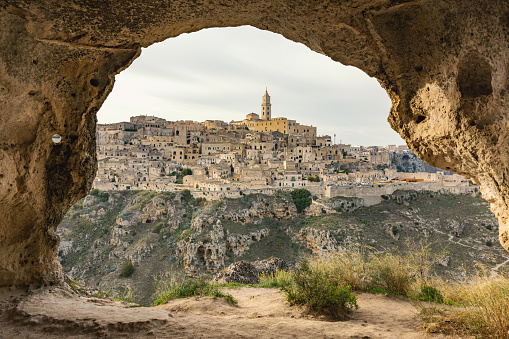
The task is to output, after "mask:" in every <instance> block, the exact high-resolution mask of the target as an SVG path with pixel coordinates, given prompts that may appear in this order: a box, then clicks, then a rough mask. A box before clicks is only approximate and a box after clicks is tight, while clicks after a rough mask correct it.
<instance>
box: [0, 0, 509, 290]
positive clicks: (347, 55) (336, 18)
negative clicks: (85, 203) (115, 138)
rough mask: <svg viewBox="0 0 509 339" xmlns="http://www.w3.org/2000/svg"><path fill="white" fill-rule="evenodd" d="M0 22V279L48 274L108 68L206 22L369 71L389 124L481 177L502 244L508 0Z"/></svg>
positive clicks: (125, 8) (23, 13) (71, 10)
mask: <svg viewBox="0 0 509 339" xmlns="http://www.w3.org/2000/svg"><path fill="white" fill-rule="evenodd" d="M0 23H1V26H2V27H4V29H2V31H1V32H0V45H1V48H0V161H1V164H2V168H1V169H0V211H2V212H1V213H2V218H0V248H1V251H0V285H11V284H29V283H45V282H51V281H55V280H58V279H59V268H58V263H57V262H56V250H57V247H58V241H59V240H58V237H57V236H56V235H55V232H54V231H55V227H56V226H57V225H58V223H59V222H60V220H61V219H62V217H63V215H64V213H65V211H66V210H67V209H68V208H69V207H70V206H71V205H72V204H73V203H74V202H76V201H77V200H78V199H79V198H82V197H84V196H85V195H86V192H87V191H88V190H89V188H90V185H91V182H92V179H93V177H94V174H95V169H96V156H95V139H94V138H95V123H96V112H97V111H98V109H99V108H100V107H101V105H102V103H103V102H104V100H105V99H106V97H107V95H108V93H109V92H110V91H111V89H112V86H113V82H114V76H115V75H116V74H117V73H119V72H120V71H122V70H123V69H124V68H126V67H128V66H129V64H130V63H131V62H132V61H133V60H134V59H135V58H136V57H137V56H138V55H139V54H140V50H141V47H146V46H149V45H151V44H153V43H155V42H158V41H162V40H164V39H166V38H169V37H175V36H177V35H179V34H182V33H187V32H193V31H197V30H200V29H203V28H207V27H226V26H239V25H252V26H255V27H258V28H260V29H264V30H270V31H273V32H276V33H279V34H282V35H283V36H285V37H286V38H288V39H291V40H293V41H296V42H301V43H303V44H305V45H306V46H308V47H309V48H311V49H312V50H314V51H316V52H319V53H323V54H325V55H328V56H329V57H331V58H332V59H333V60H335V61H338V62H341V63H343V64H346V65H352V66H355V67H358V68H360V69H361V70H363V71H364V72H366V73H367V74H368V75H370V76H373V77H376V78H377V79H378V80H379V82H380V84H381V85H382V87H383V88H385V89H386V91H387V93H388V94H389V97H390V98H391V100H392V108H391V112H390V116H389V122H390V124H391V126H392V127H393V128H394V129H395V130H396V131H398V132H399V133H400V135H401V136H402V137H403V138H404V139H405V140H406V141H407V143H408V145H409V147H410V148H411V149H412V150H413V151H414V152H416V153H417V154H418V155H419V156H420V157H421V158H422V159H423V160H425V161H426V162H428V163H430V164H432V165H434V166H437V167H440V168H443V169H447V170H451V171H454V172H456V173H459V174H462V175H465V176H467V177H468V178H471V179H472V180H473V181H474V182H476V183H479V184H480V185H481V190H482V193H483V196H484V197H485V198H486V199H488V201H490V203H491V204H492V209H493V211H494V212H495V213H496V215H497V217H498V218H499V220H500V242H501V244H502V245H503V246H504V247H505V248H507V249H509V220H508V217H509V211H508V202H509V184H508V180H509V179H508V178H509V173H508V171H509V166H508V162H509V147H508V146H509V135H508V133H507V131H508V129H507V127H506V123H507V114H506V112H507V103H506V102H507V98H508V95H509V93H508V86H509V81H508V79H509V76H508V72H509V66H508V65H509V61H508V58H507V55H509V53H508V50H509V46H508V36H509V34H508V33H509V2H507V1H497V0H450V1H444V0H424V1H421V0H419V1H417V0H416V1H412V0H354V1H347V2H346V1H342V2H339V1H315V0H311V1H293V0H292V1H290V0H270V1H266V0H264V1H261V0H254V1H249V2H238V1H233V0H209V1H192V2H190V1H182V0H177V1H171V2H168V1H165V0H132V1H129V2H128V3H124V2H122V3H120V2H119V3H118V4H117V3H114V2H105V1H100V0H89V1H80V0H74V1H62V0H50V1H40V2H35V1H29V0H16V1H13V0H3V1H2V2H1V3H0ZM55 133H58V134H60V135H61V136H62V142H61V143H60V144H53V143H52V141H51V136H52V135H53V134H55Z"/></svg>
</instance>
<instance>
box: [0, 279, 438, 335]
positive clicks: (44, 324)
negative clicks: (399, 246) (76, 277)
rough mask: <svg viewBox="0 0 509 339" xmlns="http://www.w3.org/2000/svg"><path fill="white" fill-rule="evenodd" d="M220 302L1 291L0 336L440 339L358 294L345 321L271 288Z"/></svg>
mask: <svg viewBox="0 0 509 339" xmlns="http://www.w3.org/2000/svg"><path fill="white" fill-rule="evenodd" d="M228 292H229V293H230V294H232V295H233V296H234V297H235V299H236V300H237V301H238V305H237V306H233V305H230V304H228V303H226V302H225V301H224V300H223V299H214V298H211V297H195V298H190V299H178V300H174V301H171V302H169V303H167V304H165V305H162V306H159V307H157V308H153V307H152V308H145V307H137V308H121V307H119V305H118V304H115V303H111V302H106V301H101V300H98V299H91V298H83V297H81V298H80V297H76V296H72V295H70V294H68V293H65V292H62V291H59V290H52V291H44V292H38V293H36V294H32V295H30V296H28V297H27V296H20V295H15V296H13V295H12V293H11V295H6V294H5V293H4V295H2V293H0V310H2V313H1V317H0V338H2V339H3V338H6V339H7V338H257V339H259V338H260V339H261V338H274V339H279V338H359V339H360V338H366V339H368V338H447V337H446V336H444V335H434V334H426V333H424V332H423V331H422V330H421V329H420V328H421V323H420V320H419V317H418V309H417V308H416V307H415V306H413V305H412V304H411V303H409V302H408V301H405V300H402V299H398V298H395V297H387V296H384V295H372V294H360V295H359V296H358V304H359V309H358V310H355V311H353V312H352V314H351V319H350V320H347V321H330V319H327V318H325V317H320V316H318V317H316V316H314V315H312V314H308V313H307V312H306V311H305V310H304V309H303V308H299V307H292V306H290V305H289V304H288V303H287V302H286V301H285V300H284V295H283V294H282V293H280V292H278V290H277V289H264V288H250V287H241V288H237V289H229V290H228Z"/></svg>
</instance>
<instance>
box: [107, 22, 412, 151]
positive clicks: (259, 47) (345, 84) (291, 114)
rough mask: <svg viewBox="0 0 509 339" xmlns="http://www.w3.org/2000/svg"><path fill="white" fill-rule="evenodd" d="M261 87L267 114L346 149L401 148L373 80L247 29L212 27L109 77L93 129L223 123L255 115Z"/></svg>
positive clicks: (160, 47)
mask: <svg viewBox="0 0 509 339" xmlns="http://www.w3.org/2000/svg"><path fill="white" fill-rule="evenodd" d="M265 87H268V90H269V94H270V95H271V100H272V114H273V116H274V117H276V116H286V117H287V118H289V119H294V120H297V121H298V122H301V123H303V124H310V125H313V126H317V127H318V133H319V134H322V135H323V134H329V135H331V136H332V135H333V134H334V133H336V135H337V136H336V141H337V142H339V140H342V141H343V142H346V143H351V144H362V145H373V144H378V145H385V144H403V143H404V142H403V140H402V139H401V138H400V137H399V135H398V134H397V133H396V132H394V131H393V130H392V129H390V126H389V124H388V123H387V116H388V113H389V109H390V100H389V98H388V96H387V94H386V93H385V91H384V90H383V89H382V88H381V87H380V85H379V84H378V82H377V81H376V79H373V78H369V77H368V76H367V75H366V74H364V73H363V72H362V71H360V70H358V69H356V68H354V67H350V66H344V65H341V64H340V63H336V62H334V61H332V60H331V59H330V58H328V57H327V56H324V55H321V54H318V53H315V52H313V51H311V50H310V49H309V48H307V47H306V46H304V45H302V44H298V43H294V42H291V41H289V40H287V39H285V38H284V37H282V36H280V35H278V34H274V33H271V32H267V31H261V30H258V29H255V28H252V27H247V26H243V27H237V28H214V29H207V30H202V31H199V32H195V33H191V34H183V35H181V36H179V37H176V38H172V39H168V40H166V41H164V42H161V43H158V44H155V45H152V46H150V47H149V48H147V49H144V50H143V51H142V54H141V56H140V57H139V58H138V59H137V60H135V61H134V62H133V64H132V65H131V66H130V67H129V68H128V69H127V70H125V71H124V72H122V73H120V74H119V75H117V77H116V83H115V87H114V89H113V91H112V93H111V94H110V96H109V97H108V99H107V100H106V102H105V103H104V105H103V107H102V108H101V110H100V111H99V114H98V119H99V122H100V123H106V122H116V121H126V120H128V119H129V117H130V116H134V115H139V114H148V115H156V116H160V117H162V118H165V119H168V120H183V119H190V120H196V121H203V120H206V119H221V120H225V121H231V120H240V119H243V118H244V116H245V115H246V114H247V113H250V112H258V113H259V111H260V105H261V97H262V95H263V93H264V92H265Z"/></svg>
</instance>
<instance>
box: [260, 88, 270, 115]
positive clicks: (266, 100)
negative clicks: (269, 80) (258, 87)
mask: <svg viewBox="0 0 509 339" xmlns="http://www.w3.org/2000/svg"><path fill="white" fill-rule="evenodd" d="M262 99H263V101H262V120H270V119H271V117H270V106H271V105H270V96H269V93H268V92H267V88H265V94H264V95H263V97H262Z"/></svg>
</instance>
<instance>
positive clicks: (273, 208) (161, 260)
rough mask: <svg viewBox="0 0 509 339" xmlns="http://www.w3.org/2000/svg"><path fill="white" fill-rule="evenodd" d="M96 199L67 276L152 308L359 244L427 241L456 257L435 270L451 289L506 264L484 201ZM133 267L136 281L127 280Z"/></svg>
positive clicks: (146, 195)
mask: <svg viewBox="0 0 509 339" xmlns="http://www.w3.org/2000/svg"><path fill="white" fill-rule="evenodd" d="M93 194H94V195H89V196H87V197H86V198H85V199H83V200H81V201H80V202H79V203H77V204H76V205H74V206H73V208H71V210H69V212H68V213H67V214H66V216H65V219H64V221H63V222H62V223H61V225H60V226H59V227H58V232H59V234H60V236H61V238H62V241H61V246H60V253H59V256H60V259H61V263H62V266H63V268H64V271H65V272H66V273H68V274H69V275H70V276H72V277H73V278H74V279H75V280H77V281H83V282H84V284H85V285H87V286H90V287H94V288H98V289H102V290H105V291H107V292H109V293H111V294H115V295H117V296H119V297H124V298H126V297H127V298H129V297H131V295H133V296H134V299H135V300H136V301H137V302H141V303H142V304H147V305H148V304H151V303H152V301H153V300H154V293H155V292H156V290H157V288H158V286H159V285H161V284H164V281H165V280H167V279H168V278H171V277H172V276H179V275H182V274H187V275H195V276H196V275H201V274H205V273H216V272H218V271H220V270H222V269H223V268H224V267H226V266H228V265H229V264H230V263H232V262H235V261H238V260H246V261H254V260H258V259H266V258H269V257H280V258H282V259H285V260H287V261H289V262H290V263H293V262H295V261H296V260H297V259H298V257H299V256H300V255H304V254H309V253H315V254H325V253H327V252H328V251H334V250H335V249H340V248H348V247H349V246H351V245H354V244H361V245H367V246H370V247H372V248H373V250H387V249H392V250H396V251H406V250H412V246H413V245H412V243H417V242H419V240H420V239H423V240H424V241H425V242H426V243H427V244H429V245H430V246H431V248H432V249H433V251H435V252H436V253H439V252H441V251H444V250H446V251H448V252H449V254H448V255H446V256H445V258H444V260H443V261H442V262H441V264H440V265H436V266H435V270H436V271H437V272H438V273H439V274H441V275H442V276H444V277H446V278H450V279H458V278H463V277H464V276H465V275H466V274H467V275H468V274H472V273H473V271H474V266H475V264H476V263H482V264H485V265H487V266H488V267H489V268H492V269H495V268H497V269H504V266H503V265H502V264H503V263H505V261H506V260H507V259H508V258H506V257H505V256H506V253H505V251H504V250H503V249H502V248H501V247H500V246H499V245H498V238H497V232H498V223H497V220H496V219H495V217H494V215H493V214H492V213H491V212H490V211H489V208H488V203H486V202H485V201H484V200H482V198H480V197H472V196H467V195H443V194H437V193H428V192H421V193H418V192H399V191H398V192H395V193H394V194H393V195H391V196H384V197H383V198H384V201H382V203H380V204H378V205H375V206H370V207H362V206H361V202H360V200H358V199H352V198H335V199H328V200H327V199H326V200H319V201H315V202H313V204H312V205H311V206H310V207H309V208H307V209H306V210H305V211H304V213H302V214H297V211H296V207H295V205H294V203H293V202H292V198H291V196H290V195H289V194H287V193H284V192H278V193H277V194H276V195H274V196H266V195H248V196H244V197H242V198H240V199H225V200H223V201H217V202H207V201H205V200H202V199H194V198H193V197H192V195H191V194H190V193H189V192H188V191H182V192H176V193H175V192H155V191H111V192H98V191H94V192H93ZM407 239H413V241H408V240H407ZM408 246H410V249H409V248H408ZM126 262H131V263H132V264H133V265H134V273H133V274H132V276H130V277H121V272H122V267H123V265H124V264H125V263H126Z"/></svg>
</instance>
